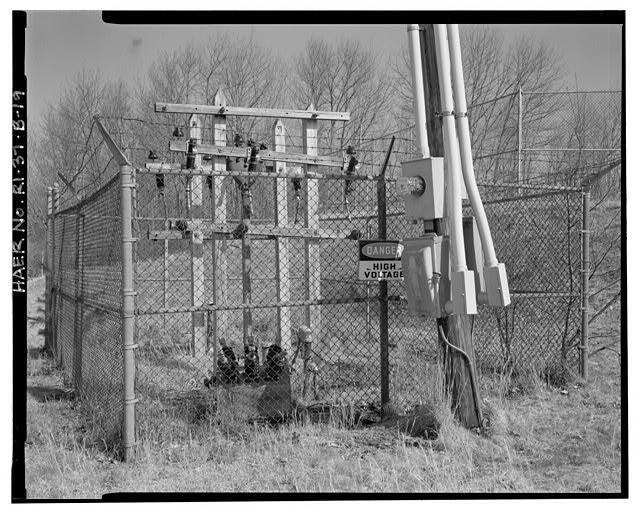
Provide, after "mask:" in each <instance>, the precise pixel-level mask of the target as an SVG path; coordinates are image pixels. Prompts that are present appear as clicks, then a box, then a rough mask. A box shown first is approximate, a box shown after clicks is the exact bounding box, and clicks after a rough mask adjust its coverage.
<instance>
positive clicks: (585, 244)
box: [580, 187, 591, 380]
mask: <svg viewBox="0 0 640 512" xmlns="http://www.w3.org/2000/svg"><path fill="white" fill-rule="evenodd" d="M590 208H591V191H590V190H589V188H588V187H586V188H583V189H582V269H581V271H582V290H581V294H582V304H581V308H580V309H581V313H582V329H581V333H580V376H581V377H582V378H583V379H585V380H587V379H588V378H589V272H590V266H591V257H590V254H589V245H590V243H589V242H590V240H589V235H590V228H591V226H590V214H589V209H590Z"/></svg>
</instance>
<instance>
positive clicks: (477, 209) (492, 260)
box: [447, 25, 498, 267]
mask: <svg viewBox="0 0 640 512" xmlns="http://www.w3.org/2000/svg"><path fill="white" fill-rule="evenodd" d="M447 33H448V35H449V55H450V57H451V67H452V77H453V96H454V99H455V124H456V127H457V128H458V143H459V146H460V159H461V161H462V175H463V177H464V184H465V185H466V187H467V194H468V195H469V201H470V202H471V208H473V212H474V213H475V214H476V222H477V223H478V232H479V234H480V241H481V242H482V249H483V252H484V259H485V263H484V264H485V266H486V267H494V266H496V265H497V264H498V259H497V258H496V251H495V249H494V246H493V240H492V239H491V231H490V230H489V222H488V221H487V215H486V213H485V211H484V206H483V205H482V200H481V199H480V192H479V191H478V185H477V184H476V178H475V174H474V172H473V157H472V156H471V136H470V134H469V118H468V117H467V99H466V95H465V91H464V76H463V72H462V52H461V51H460V33H459V32H458V25H447Z"/></svg>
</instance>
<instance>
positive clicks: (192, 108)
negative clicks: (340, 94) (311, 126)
mask: <svg viewBox="0 0 640 512" xmlns="http://www.w3.org/2000/svg"><path fill="white" fill-rule="evenodd" d="M155 111H156V112H161V113H167V114H210V115H224V116H251V117H275V118H289V119H312V120H318V121H349V119H350V115H349V112H326V111H320V110H293V109H280V108H248V107H228V106H224V105H218V106H215V105H193V104H180V103H165V102H162V101H158V102H156V104H155Z"/></svg>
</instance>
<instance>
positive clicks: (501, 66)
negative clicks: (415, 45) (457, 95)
mask: <svg viewBox="0 0 640 512" xmlns="http://www.w3.org/2000/svg"><path fill="white" fill-rule="evenodd" d="M461 37H462V43H461V46H462V60H463V68H464V80H465V90H466V94H467V103H468V105H469V125H470V129H471V145H472V148H473V151H474V155H475V157H476V160H475V161H476V172H477V173H478V175H479V176H480V177H481V178H482V179H483V180H489V179H491V180H505V179H506V180H508V181H515V173H514V169H515V166H516V160H515V158H516V156H515V151H516V149H517V145H518V141H517V138H518V109H519V101H518V100H519V98H518V90H519V88H522V90H524V91H526V92H539V91H547V90H555V89H557V88H558V87H559V86H560V84H561V79H562V77H563V67H562V63H561V61H560V58H559V57H558V55H557V54H556V53H555V51H554V50H553V49H552V48H550V47H549V46H548V45H547V44H546V43H545V42H544V41H539V40H535V39H532V38H524V37H523V38H521V39H519V40H518V41H517V42H516V43H515V44H513V45H511V46H507V45H506V44H505V41H504V35H503V33H502V32H501V31H500V29H498V28H495V27H489V26H469V25H467V26H464V27H463V28H462V30H461ZM408 66H409V59H408V51H407V50H406V49H405V50H404V52H403V53H402V54H401V55H400V56H399V58H398V59H397V61H396V64H395V66H394V74H395V77H396V78H395V79H396V81H397V83H398V86H399V92H398V100H399V101H398V104H397V106H396V112H397V113H398V119H399V125H400V126H399V127H402V126H403V125H404V126H410V125H412V124H413V119H414V118H413V95H412V92H411V82H410V80H409V78H408V77H409V76H410V74H409V73H408ZM524 98H525V102H524V104H523V108H522V113H523V119H522V121H523V126H526V130H525V131H524V133H523V139H524V140H526V141H527V143H528V144H531V145H534V144H543V143H544V142H545V140H548V138H549V137H550V136H551V130H550V127H549V126H545V122H546V120H547V119H548V118H549V117H550V116H551V115H552V113H553V111H554V98H553V97H552V96H544V95H526V96H525V97H524Z"/></svg>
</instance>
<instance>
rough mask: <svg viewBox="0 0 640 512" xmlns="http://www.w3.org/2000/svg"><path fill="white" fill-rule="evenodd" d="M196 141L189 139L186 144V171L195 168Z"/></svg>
mask: <svg viewBox="0 0 640 512" xmlns="http://www.w3.org/2000/svg"><path fill="white" fill-rule="evenodd" d="M197 152H198V149H197V147H196V139H189V142H188V143H187V169H194V168H195V166H196V153H197Z"/></svg>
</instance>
